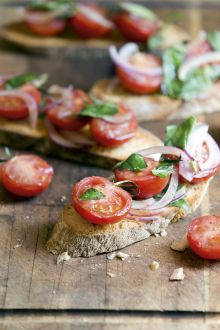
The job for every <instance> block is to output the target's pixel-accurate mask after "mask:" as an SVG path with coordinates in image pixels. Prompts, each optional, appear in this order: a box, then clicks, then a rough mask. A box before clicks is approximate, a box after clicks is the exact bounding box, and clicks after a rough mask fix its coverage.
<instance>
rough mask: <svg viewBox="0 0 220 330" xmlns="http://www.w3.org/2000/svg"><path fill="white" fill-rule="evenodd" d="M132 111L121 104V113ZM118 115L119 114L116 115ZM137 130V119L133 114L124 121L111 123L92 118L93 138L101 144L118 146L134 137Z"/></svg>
mask: <svg viewBox="0 0 220 330" xmlns="http://www.w3.org/2000/svg"><path fill="white" fill-rule="evenodd" d="M129 112H131V110H130V109H128V108H126V107H125V106H124V105H120V106H119V114H126V113H129ZM116 116H117V115H116ZM136 130H137V119H136V117H135V115H134V114H133V113H132V114H131V119H130V120H128V121H126V122H124V123H122V124H115V123H109V122H107V121H104V120H102V119H97V118H95V119H92V120H91V134H92V137H93V139H94V140H95V141H96V142H97V143H98V144H100V145H102V146H106V147H116V146H118V145H120V144H122V143H124V142H126V141H128V140H130V139H131V138H132V137H134V135H135V133H136Z"/></svg>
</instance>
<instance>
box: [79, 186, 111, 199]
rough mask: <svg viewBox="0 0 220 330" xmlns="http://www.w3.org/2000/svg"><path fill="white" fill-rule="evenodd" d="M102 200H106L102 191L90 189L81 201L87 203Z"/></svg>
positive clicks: (82, 196)
mask: <svg viewBox="0 0 220 330" xmlns="http://www.w3.org/2000/svg"><path fill="white" fill-rule="evenodd" d="M102 198H105V195H104V194H103V193H102V192H101V191H99V190H97V189H94V188H89V189H87V190H86V191H85V192H84V193H83V194H82V195H81V196H80V198H79V199H80V200H82V201H87V200H98V199H102Z"/></svg>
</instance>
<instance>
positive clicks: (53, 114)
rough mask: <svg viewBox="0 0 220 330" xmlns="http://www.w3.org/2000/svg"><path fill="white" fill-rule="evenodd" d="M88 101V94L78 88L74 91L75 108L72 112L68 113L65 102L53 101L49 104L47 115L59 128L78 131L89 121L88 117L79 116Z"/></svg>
mask: <svg viewBox="0 0 220 330" xmlns="http://www.w3.org/2000/svg"><path fill="white" fill-rule="evenodd" d="M88 102H90V100H89V98H88V96H87V95H86V94H85V93H84V92H83V91H82V90H80V89H76V90H74V91H73V109H72V111H71V113H70V114H68V113H66V109H65V107H64V105H63V104H59V103H56V102H54V103H53V101H51V102H49V104H48V107H49V110H48V111H47V117H48V119H49V120H50V121H51V122H52V123H53V124H54V125H55V126H56V127H57V128H60V129H66V130H77V131H78V130H80V129H81V128H82V127H83V126H84V125H86V124H87V123H88V119H81V118H78V117H77V115H78V114H79V112H80V110H81V109H82V108H83V106H84V104H85V103H88Z"/></svg>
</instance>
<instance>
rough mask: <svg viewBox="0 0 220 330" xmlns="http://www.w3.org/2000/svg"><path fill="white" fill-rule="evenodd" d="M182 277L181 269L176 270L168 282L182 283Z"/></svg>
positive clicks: (183, 275)
mask: <svg viewBox="0 0 220 330" xmlns="http://www.w3.org/2000/svg"><path fill="white" fill-rule="evenodd" d="M184 277H185V274H184V272H183V267H180V268H176V269H174V271H173V273H172V274H171V276H170V281H183V280H184Z"/></svg>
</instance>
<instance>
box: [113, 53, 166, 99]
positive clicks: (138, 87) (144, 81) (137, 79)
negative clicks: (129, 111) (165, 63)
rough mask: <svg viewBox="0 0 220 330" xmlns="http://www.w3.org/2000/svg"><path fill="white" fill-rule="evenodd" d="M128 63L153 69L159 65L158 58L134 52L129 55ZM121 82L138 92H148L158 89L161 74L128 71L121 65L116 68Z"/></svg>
mask: <svg viewBox="0 0 220 330" xmlns="http://www.w3.org/2000/svg"><path fill="white" fill-rule="evenodd" d="M129 62H130V64H132V65H133V66H134V67H137V68H140V69H141V68H143V69H154V68H158V67H161V62H160V60H159V59H158V58H157V57H156V56H154V55H152V54H144V53H136V54H134V55H133V56H131V58H130V60H129ZM116 71H117V75H118V77H119V79H120V80H121V82H122V84H123V85H124V86H125V87H127V88H128V89H129V90H131V91H133V92H135V93H139V94H145V93H146V94H150V93H154V92H156V91H158V90H159V89H160V85H161V83H162V75H149V76H148V75H142V74H138V73H137V74H136V73H133V72H128V71H127V70H124V69H123V68H122V67H118V66H117V68H116Z"/></svg>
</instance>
